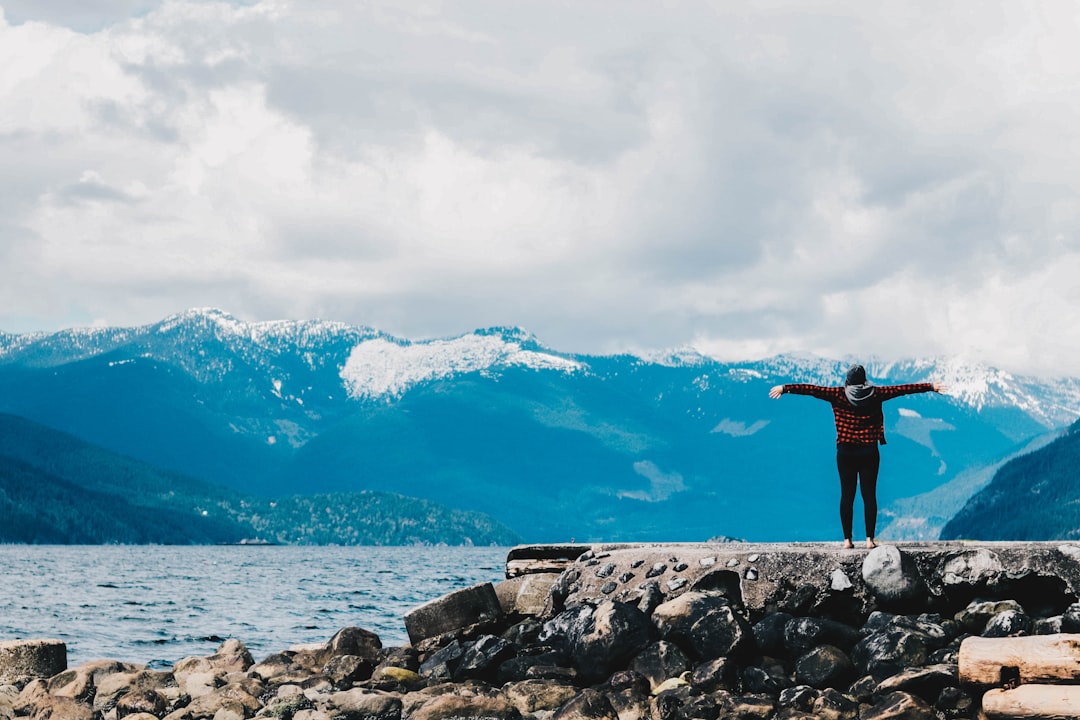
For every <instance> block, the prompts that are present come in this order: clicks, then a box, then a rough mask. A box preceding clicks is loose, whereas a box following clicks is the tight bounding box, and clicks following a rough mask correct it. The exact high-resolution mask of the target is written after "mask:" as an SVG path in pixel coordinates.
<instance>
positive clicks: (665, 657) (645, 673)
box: [629, 640, 690, 689]
mask: <svg viewBox="0 0 1080 720" xmlns="http://www.w3.org/2000/svg"><path fill="white" fill-rule="evenodd" d="M629 669H630V670H632V671H634V672H636V673H639V674H640V675H641V676H642V677H644V678H645V679H647V680H648V681H649V686H650V689H655V688H656V686H657V685H659V684H660V683H662V682H664V681H665V680H668V679H670V678H673V677H678V676H679V675H681V674H683V673H684V672H686V671H687V670H689V669H690V658H688V657H687V656H686V653H684V652H683V651H682V650H681V649H680V648H679V646H678V645H676V644H674V643H670V642H668V641H666V640H660V641H658V642H654V643H651V644H649V645H648V646H647V647H646V648H645V649H644V650H642V651H641V652H640V653H638V655H637V657H635V658H634V659H633V661H631V663H630V668H629Z"/></svg>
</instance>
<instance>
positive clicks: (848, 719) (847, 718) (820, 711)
mask: <svg viewBox="0 0 1080 720" xmlns="http://www.w3.org/2000/svg"><path fill="white" fill-rule="evenodd" d="M811 712H812V713H813V715H814V717H815V718H817V720H855V718H857V717H858V716H859V703H857V702H855V700H854V699H852V698H850V697H848V696H847V695H844V694H843V693H841V692H840V691H838V690H835V689H833V688H826V689H825V690H823V691H822V692H821V694H820V695H818V697H817V699H816V700H814V707H813V708H812V709H811Z"/></svg>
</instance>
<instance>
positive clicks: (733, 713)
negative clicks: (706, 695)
mask: <svg viewBox="0 0 1080 720" xmlns="http://www.w3.org/2000/svg"><path fill="white" fill-rule="evenodd" d="M717 707H718V708H719V711H720V717H722V718H728V717H731V718H739V719H740V720H767V718H770V717H772V715H773V713H774V712H776V701H775V700H773V698H771V697H769V696H768V695H761V694H758V693H753V692H751V693H750V694H748V695H727V694H725V695H720V696H719V697H718V698H717Z"/></svg>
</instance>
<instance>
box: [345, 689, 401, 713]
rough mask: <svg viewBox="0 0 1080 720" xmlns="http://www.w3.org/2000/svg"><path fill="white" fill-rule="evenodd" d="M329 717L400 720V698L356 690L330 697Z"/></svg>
mask: <svg viewBox="0 0 1080 720" xmlns="http://www.w3.org/2000/svg"><path fill="white" fill-rule="evenodd" d="M330 707H331V708H332V710H331V712H330V715H331V717H333V718H337V719H339V720H400V719H401V715H402V703H401V698H399V697H397V696H395V695H392V694H388V693H379V692H371V691H370V690H362V689H360V688H356V689H353V690H347V691H344V692H337V693H334V694H332V695H331V696H330Z"/></svg>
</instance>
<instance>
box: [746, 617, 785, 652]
mask: <svg viewBox="0 0 1080 720" xmlns="http://www.w3.org/2000/svg"><path fill="white" fill-rule="evenodd" d="M792 619H794V618H793V616H792V615H791V614H790V613H786V612H774V613H769V614H768V615H766V616H765V617H763V618H761V619H760V620H758V621H757V622H756V623H754V626H753V631H754V642H755V643H756V644H757V648H758V651H759V652H761V653H762V654H763V655H769V656H771V657H779V656H781V655H783V654H784V652H785V647H784V628H785V627H786V626H787V624H788V622H790V621H791V620H792Z"/></svg>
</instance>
